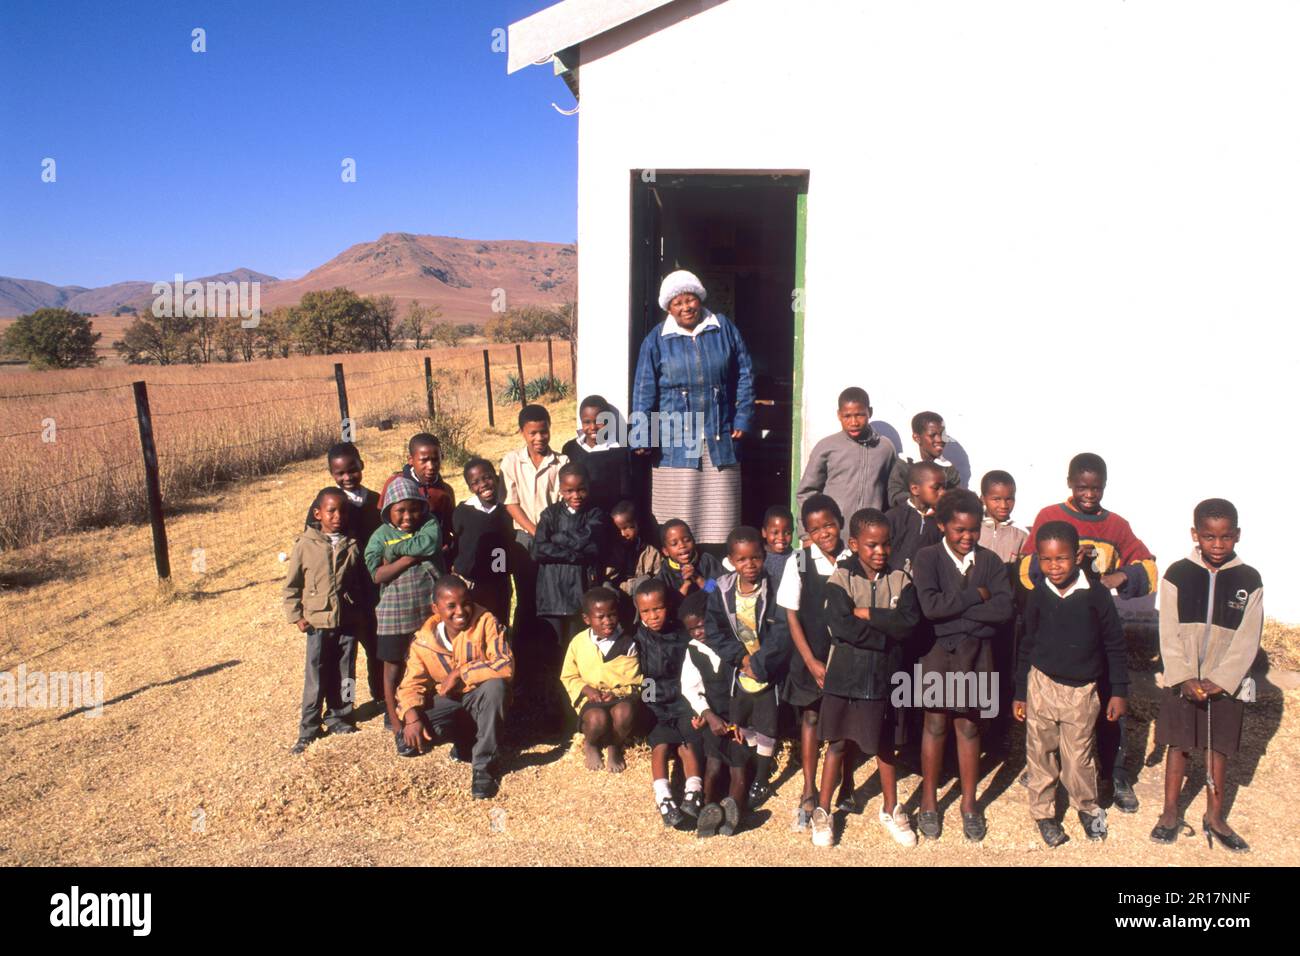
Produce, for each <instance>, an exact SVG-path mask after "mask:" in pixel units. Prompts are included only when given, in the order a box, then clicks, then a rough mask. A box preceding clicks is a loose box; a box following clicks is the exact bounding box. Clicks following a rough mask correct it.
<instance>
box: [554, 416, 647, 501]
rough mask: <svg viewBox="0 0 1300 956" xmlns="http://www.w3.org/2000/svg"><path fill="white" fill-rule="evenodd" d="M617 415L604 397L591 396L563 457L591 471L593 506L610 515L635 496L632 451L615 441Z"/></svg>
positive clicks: (567, 443)
mask: <svg viewBox="0 0 1300 956" xmlns="http://www.w3.org/2000/svg"><path fill="white" fill-rule="evenodd" d="M616 419H617V412H616V411H615V409H614V407H613V406H612V405H610V404H609V402H607V401H605V399H604V398H603V397H601V396H600V395H588V396H587V397H586V398H584V399H583V400H582V404H581V405H579V406H578V424H579V425H580V426H581V427H580V428H579V429H578V434H577V436H576V437H574V438H570V439H569V440H568V441H566V442H565V443H564V447H563V448H561V449H560V454H562V455H563V456H564V457H565V458H567V459H569V461H574V462H578V463H579V464H581V465H582V466H583V467H584V468H586V469H587V476H588V478H587V482H588V484H589V485H590V494H589V498H590V500H591V504H592V506H593V507H596V508H599V509H600V510H601V511H603V512H605V514H609V513H610V512H611V511H612V510H613V509H614V506H615V505H616V504H618V503H619V502H620V501H623V500H624V499H627V498H631V497H632V496H633V492H634V489H633V487H632V466H631V463H630V459H629V457H628V449H626V448H624V447H623V446H622V445H620V444H619V443H618V442H617V441H615V440H614V439H613V437H612V436H613V435H614V434H615V428H614V425H615V421H616Z"/></svg>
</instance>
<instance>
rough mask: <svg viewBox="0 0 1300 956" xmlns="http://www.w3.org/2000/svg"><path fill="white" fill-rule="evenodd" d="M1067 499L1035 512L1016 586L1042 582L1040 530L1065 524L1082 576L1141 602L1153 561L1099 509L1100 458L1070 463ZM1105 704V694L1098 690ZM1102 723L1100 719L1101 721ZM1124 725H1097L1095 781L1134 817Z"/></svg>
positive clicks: (1102, 486)
mask: <svg viewBox="0 0 1300 956" xmlns="http://www.w3.org/2000/svg"><path fill="white" fill-rule="evenodd" d="M1065 483H1066V485H1067V486H1068V487H1069V489H1070V497H1069V498H1067V499H1066V500H1065V501H1064V502H1062V503H1060V504H1056V505H1048V506H1047V507H1046V508H1044V509H1043V510H1042V511H1040V512H1038V517H1037V518H1035V519H1034V526H1033V527H1032V528H1031V529H1030V531H1029V537H1027V538H1026V539H1025V544H1024V549H1023V552H1022V553H1023V557H1021V559H1020V583H1021V584H1022V585H1023V586H1024V587H1026V588H1028V589H1030V590H1032V589H1033V588H1034V586H1035V583H1036V582H1038V581H1041V580H1042V574H1041V573H1040V572H1039V570H1038V557H1037V540H1038V529H1039V528H1041V527H1042V526H1043V525H1045V524H1046V523H1047V522H1049V521H1065V522H1067V523H1069V524H1070V525H1073V526H1074V528H1075V529H1076V530H1077V531H1078V532H1079V545H1080V547H1081V549H1082V550H1083V552H1084V554H1085V558H1087V560H1085V562H1084V572H1085V573H1087V574H1089V576H1090V577H1092V578H1094V579H1096V580H1097V581H1098V583H1100V584H1101V586H1102V587H1105V588H1112V589H1114V590H1115V592H1116V593H1117V594H1118V595H1119V596H1120V597H1122V598H1135V597H1142V596H1143V595H1144V594H1150V593H1151V592H1152V591H1154V590H1155V586H1156V584H1157V582H1158V581H1159V580H1160V579H1159V576H1158V575H1157V573H1156V559H1155V555H1153V554H1152V553H1151V552H1150V551H1149V550H1148V549H1147V546H1146V545H1145V544H1143V543H1142V540H1141V539H1140V538H1139V537H1138V536H1137V535H1136V534H1134V533H1133V529H1132V528H1131V527H1130V526H1129V523H1128V522H1127V521H1125V520H1124V519H1123V518H1121V517H1120V516H1119V515H1117V514H1115V512H1113V511H1107V510H1106V509H1105V508H1103V507H1102V506H1101V499H1102V495H1104V494H1105V492H1106V462H1105V461H1104V460H1103V459H1102V457H1101V456H1100V455H1094V454H1092V453H1091V452H1084V453H1082V454H1079V455H1075V456H1074V457H1073V458H1071V459H1070V469H1069V472H1068V474H1067V475H1066V479H1065ZM1098 692H1099V694H1100V695H1101V698H1102V699H1103V700H1105V699H1106V697H1107V696H1108V695H1109V692H1110V691H1109V688H1106V687H1099V688H1098ZM1102 716H1103V717H1104V715H1102ZM1124 724H1125V722H1124V719H1123V718H1120V719H1119V720H1118V721H1115V722H1114V723H1112V722H1110V721H1107V720H1104V719H1099V720H1098V722H1097V765H1098V766H1097V769H1098V772H1099V773H1098V776H1099V777H1100V778H1101V779H1103V780H1106V779H1109V780H1110V781H1111V786H1112V788H1113V793H1114V803H1113V805H1114V807H1115V809H1117V810H1120V811H1122V812H1124V813H1136V812H1137V810H1138V799H1137V794H1135V793H1134V792H1133V783H1132V781H1130V780H1129V777H1128V772H1127V771H1126V770H1125V768H1124V749H1125V740H1126V733H1125V726H1124Z"/></svg>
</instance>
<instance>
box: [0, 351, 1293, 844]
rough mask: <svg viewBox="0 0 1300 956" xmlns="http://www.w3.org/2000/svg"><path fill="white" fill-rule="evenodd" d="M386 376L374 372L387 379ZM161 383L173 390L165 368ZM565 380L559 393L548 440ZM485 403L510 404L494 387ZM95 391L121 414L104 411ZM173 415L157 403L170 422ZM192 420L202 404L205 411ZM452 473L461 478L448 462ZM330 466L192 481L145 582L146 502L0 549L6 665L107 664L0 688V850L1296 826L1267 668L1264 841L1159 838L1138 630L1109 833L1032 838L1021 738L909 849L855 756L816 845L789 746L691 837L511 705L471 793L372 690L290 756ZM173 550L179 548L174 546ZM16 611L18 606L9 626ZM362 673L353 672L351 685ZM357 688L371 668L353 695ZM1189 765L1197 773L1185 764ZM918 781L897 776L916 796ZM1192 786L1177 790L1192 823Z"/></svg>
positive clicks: (1285, 654) (1276, 695) (1237, 812)
mask: <svg viewBox="0 0 1300 956" xmlns="http://www.w3.org/2000/svg"><path fill="white" fill-rule="evenodd" d="M377 377H378V376H377ZM159 391H160V392H161V391H163V390H161V389H160V390H159ZM573 410H574V406H573V402H572V401H568V402H565V403H563V404H561V405H556V406H553V407H552V413H553V415H554V417H555V420H556V426H555V435H556V436H557V444H558V442H559V441H561V440H563V436H564V434H565V433H566V432H567V428H568V423H569V422H571V421H572V418H573ZM502 411H503V414H502V415H501V420H505V419H508V418H509V417H510V415H509V412H508V411H507V410H504V409H503V410H502ZM110 414H111V413H110ZM164 421H166V419H164ZM479 425H480V428H479V431H478V437H477V438H476V440H475V441H473V442H472V446H473V449H474V450H475V451H477V452H480V453H483V454H485V455H487V456H489V457H491V458H494V459H499V458H500V456H501V455H502V454H503V453H504V452H505V451H506V450H507V449H508V448H510V447H511V446H512V445H513V444H514V442H515V438H514V436H513V434H512V431H513V430H512V429H510V428H507V427H498V428H497V429H495V430H489V429H488V428H487V427H486V423H484V422H480V423H479ZM196 427H197V425H196ZM408 433H409V428H408V426H407V425H405V424H403V425H400V426H399V427H398V428H397V429H396V430H394V431H385V432H381V431H378V430H377V429H375V428H372V427H366V428H363V429H362V431H361V433H360V439H359V444H360V446H361V448H362V451H363V453H364V455H365V457H366V460H367V465H368V468H367V476H368V481H367V483H368V484H369V485H371V486H377V485H378V484H379V483H380V482H381V480H382V476H383V475H384V474H385V473H386V472H388V471H389V470H390V469H392V468H394V467H396V466H397V465H398V464H399V463H400V462H401V460H402V453H401V446H402V442H403V439H404V438H405V437H406V435H407V434H408ZM448 477H449V478H450V479H452V480H453V483H454V484H455V486H456V487H457V493H458V495H461V494H463V493H464V485H463V482H461V481H460V479H459V475H457V474H449V475H448ZM324 478H325V475H324V471H323V468H322V466H321V464H320V462H319V461H316V460H312V461H303V462H299V463H296V464H290V465H287V466H285V467H281V468H277V469H275V470H274V471H272V472H270V473H268V474H265V475H262V476H261V477H250V478H247V479H245V480H241V481H239V482H238V483H237V484H235V485H230V486H225V487H223V488H220V489H218V490H216V491H213V492H211V493H208V494H206V495H199V496H198V497H196V498H194V499H192V500H191V501H190V502H188V504H187V505H186V507H185V508H183V509H181V510H180V513H178V514H176V515H175V516H174V517H172V518H170V519H169V533H170V535H171V537H172V541H173V555H178V554H179V555H182V556H185V555H188V553H189V552H188V550H187V549H188V547H189V545H190V544H191V543H192V542H195V541H202V542H204V543H205V545H206V547H207V549H208V550H209V551H210V552H212V557H211V558H210V560H209V570H208V572H207V573H203V574H197V573H185V574H181V575H180V581H178V588H177V590H176V593H174V594H172V595H168V596H160V595H159V594H158V591H157V589H156V587H155V586H154V584H153V583H152V576H151V574H150V572H149V554H150V544H149V532H148V529H147V527H141V526H138V525H133V526H123V527H113V528H102V529H98V530H92V531H85V532H81V533H78V534H76V535H63V534H60V535H55V536H53V537H51V538H49V539H48V540H46V541H44V542H43V543H42V544H40V545H39V546H37V547H35V548H28V549H24V550H23V551H20V552H11V553H7V554H5V555H3V556H0V572H2V573H4V574H6V575H8V576H10V579H11V580H12V579H14V578H16V577H20V576H21V573H22V572H24V570H25V568H40V567H44V568H47V569H52V570H53V572H54V573H52V574H50V575H48V576H42V575H39V574H35V573H34V572H33V577H32V579H31V580H29V581H28V582H27V583H25V584H23V585H21V586H17V587H10V588H9V589H7V590H6V591H5V592H4V593H3V595H2V596H0V612H2V613H3V618H4V620H5V621H6V622H7V624H6V628H5V634H4V636H3V638H2V639H0V671H13V670H14V669H15V668H16V667H17V666H18V665H19V664H20V663H21V664H25V666H26V668H27V669H28V670H29V671H30V670H36V669H42V670H46V671H52V672H57V671H74V670H75V671H102V672H103V673H104V675H105V686H104V693H105V697H106V698H107V702H106V703H105V705H104V707H103V711H102V715H100V716H86V715H82V714H70V713H69V712H68V710H67V708H63V709H47V710H37V709H6V710H3V711H0V862H4V863H6V864H29V865H30V864H110V865H140V864H164V865H168V864H202V865H207V864H235V863H239V864H290V865H295V864H352V865H364V864H375V863H393V864H503V865H504V864H510V865H536V864H554V865H571V864H579V863H594V862H601V863H605V862H608V861H609V860H611V859H614V860H618V861H619V862H620V863H629V864H674V865H681V864H686V865H691V864H700V865H727V864H741V863H743V864H759V865H789V864H847V865H917V866H932V865H972V866H977V865H990V864H1002V865H1016V866H1029V865H1033V866H1038V865H1049V866H1061V865H1065V866H1134V865H1151V864H1156V865H1160V864H1165V863H1168V864H1174V865H1179V866H1227V865H1232V866H1259V865H1280V864H1291V865H1294V864H1296V863H1300V832H1297V828H1296V826H1295V823H1294V817H1293V816H1292V815H1291V808H1290V804H1289V802H1288V801H1289V793H1290V788H1291V787H1292V786H1294V781H1295V777H1296V772H1297V770H1298V769H1300V743H1298V742H1297V727H1298V725H1300V717H1298V716H1297V715H1298V714H1300V690H1294V689H1292V690H1286V691H1282V690H1279V689H1277V688H1275V687H1272V686H1271V685H1268V684H1265V685H1264V693H1263V694H1262V699H1261V701H1260V702H1259V703H1257V704H1255V705H1253V706H1251V707H1250V708H1249V714H1248V717H1247V721H1246V727H1245V741H1244V747H1243V754H1242V757H1241V758H1240V759H1239V760H1237V761H1236V762H1235V763H1234V767H1233V772H1232V775H1231V782H1230V786H1229V799H1230V800H1231V820H1232V821H1233V823H1234V825H1235V826H1236V827H1237V829H1238V830H1239V832H1241V833H1242V835H1243V836H1245V837H1246V838H1247V839H1248V840H1251V841H1252V843H1253V844H1254V846H1255V851H1254V852H1253V853H1252V854H1250V855H1247V856H1244V857H1233V856H1229V855H1228V854H1227V853H1225V852H1224V851H1222V850H1221V849H1217V848H1216V849H1215V850H1213V851H1210V850H1208V849H1207V848H1206V846H1205V842H1204V838H1203V837H1201V836H1200V835H1199V833H1198V835H1197V837H1196V838H1185V839H1183V840H1181V841H1180V842H1179V844H1178V845H1176V846H1174V847H1158V846H1155V845H1153V844H1151V843H1150V842H1149V841H1148V839H1147V834H1148V832H1149V831H1150V829H1151V826H1152V825H1153V823H1154V822H1155V818H1156V815H1157V814H1158V803H1159V799H1160V792H1161V769H1160V767H1159V766H1158V765H1154V766H1147V763H1148V762H1150V761H1158V759H1159V756H1160V755H1159V754H1158V753H1156V752H1155V748H1154V745H1153V742H1152V729H1153V726H1152V723H1151V721H1152V719H1153V717H1154V700H1153V694H1154V684H1153V674H1152V670H1153V667H1152V662H1151V654H1150V650H1149V648H1147V649H1143V648H1142V647H1140V646H1135V648H1134V652H1133V654H1132V657H1131V662H1132V664H1133V667H1134V670H1135V672H1136V683H1137V688H1138V689H1137V692H1136V694H1135V699H1134V710H1135V712H1136V717H1135V718H1134V729H1135V734H1134V737H1135V738H1136V739H1135V741H1134V744H1133V746H1134V748H1135V749H1134V750H1133V752H1132V753H1131V754H1130V763H1131V765H1133V766H1137V765H1138V764H1141V765H1142V770H1141V774H1140V778H1139V781H1138V784H1137V791H1138V794H1139V796H1140V797H1141V798H1142V800H1143V808H1142V811H1141V812H1140V813H1139V814H1137V815H1136V816H1124V815H1122V814H1118V813H1113V814H1111V818H1110V819H1111V838H1110V840H1109V841H1108V842H1107V843H1106V844H1105V845H1101V846H1096V845H1092V844H1089V843H1088V842H1087V841H1086V840H1084V839H1083V838H1082V835H1081V834H1080V832H1079V830H1078V826H1077V822H1076V821H1075V820H1074V819H1073V816H1072V815H1071V816H1070V817H1068V818H1067V820H1066V828H1067V831H1068V832H1070V834H1071V836H1072V837H1073V839H1072V841H1071V842H1070V843H1069V844H1067V845H1066V846H1065V847H1062V848H1060V849H1058V850H1056V851H1048V850H1046V849H1044V848H1043V847H1042V846H1041V844H1040V843H1039V840H1038V836H1037V832H1036V830H1035V828H1034V827H1033V825H1032V824H1031V822H1030V820H1029V818H1028V813H1027V810H1026V804H1025V799H1024V796H1023V791H1022V789H1021V788H1020V787H1019V786H1018V785H1017V784H1016V782H1015V780H1016V777H1017V776H1018V775H1019V772H1020V764H1021V760H1020V759H1019V758H1013V759H1012V760H1011V761H1010V762H1009V763H1007V764H1004V765H995V766H989V767H988V768H987V772H986V774H985V776H984V779H983V781H982V784H981V789H982V793H983V794H984V796H983V798H982V803H984V804H985V805H986V812H987V815H988V820H989V836H988V839H987V840H986V841H985V842H984V844H983V845H980V846H971V845H966V844H964V843H963V842H962V840H961V836H960V823H959V820H958V817H957V809H956V807H955V805H954V802H955V799H956V794H955V792H954V791H953V789H952V782H951V781H949V782H948V783H947V784H945V787H944V796H943V799H942V801H941V803H942V805H943V806H944V807H945V808H946V810H947V815H946V825H947V830H946V832H945V835H944V837H943V838H942V839H941V840H940V841H938V842H937V843H934V844H928V845H922V846H920V847H918V848H917V849H915V850H911V851H907V850H903V849H901V848H898V847H896V846H894V845H893V843H892V842H890V841H889V840H888V838H887V837H886V836H885V835H884V833H883V831H882V830H881V828H880V827H879V825H878V824H877V823H876V822H875V813H876V812H877V811H878V809H879V805H880V799H879V792H878V786H877V785H876V783H875V781H874V779H873V776H872V765H871V764H868V765H867V766H866V767H864V768H863V769H862V770H860V771H859V774H858V783H859V791H858V793H859V797H860V798H862V799H863V800H865V802H866V811H867V812H866V813H865V814H863V815H861V816H852V817H849V818H848V819H847V820H845V821H841V823H842V827H843V832H842V839H841V842H840V844H839V845H838V846H837V847H836V848H835V849H833V850H816V849H814V848H813V847H812V846H811V845H810V843H809V839H808V836H807V834H802V833H794V832H791V829H790V818H791V816H790V815H791V813H792V811H793V809H794V806H795V802H796V800H797V797H798V779H797V776H795V768H794V765H793V764H792V763H791V752H790V749H789V747H788V745H787V747H786V749H785V750H784V751H783V754H782V757H781V760H780V764H779V779H780V780H781V784H780V788H779V790H778V792H777V794H776V796H775V797H774V798H773V799H772V800H771V801H770V802H769V804H768V805H767V806H766V807H765V808H764V809H763V810H762V811H761V812H760V813H759V814H758V816H757V818H756V820H755V822H756V823H759V824H760V825H757V826H754V827H751V828H749V829H747V830H745V831H744V832H742V833H740V834H738V835H737V836H735V837H733V838H730V839H727V838H723V837H719V838H716V839H714V840H710V841H699V840H697V839H696V838H695V837H694V836H693V835H691V834H689V833H680V832H672V831H666V830H665V829H664V828H663V826H662V825H661V824H660V822H659V819H658V815H657V813H656V812H655V810H654V807H653V805H652V801H651V795H650V774H649V754H648V752H647V751H646V749H645V748H644V747H643V746H642V747H638V748H635V749H633V750H632V751H631V752H630V754H629V766H628V770H627V772H626V773H624V774H622V775H613V774H609V773H604V772H601V773H590V772H588V771H586V770H585V769H583V767H582V763H581V759H580V758H578V757H576V756H575V755H574V754H573V753H572V752H571V750H570V741H569V740H567V739H560V738H551V739H542V740H537V739H533V738H532V737H531V736H530V735H529V734H528V732H527V728H526V727H522V726H520V725H519V723H518V722H517V723H516V725H515V726H514V728H513V730H512V733H511V735H510V737H511V739H510V740H509V742H508V747H507V750H506V752H505V754H504V755H503V767H504V770H505V771H506V773H505V776H504V779H503V783H502V787H501V792H500V794H499V795H498V796H497V797H496V798H495V799H494V800H491V801H486V802H475V801H472V800H471V799H470V798H469V793H468V789H469V770H468V768H466V767H465V766H463V765H459V764H455V763H452V762H451V761H450V759H449V757H448V755H447V748H446V747H440V748H438V749H436V750H434V751H433V752H432V753H430V754H427V755H425V756H423V757H421V758H419V759H414V760H402V759H399V758H398V757H397V756H396V755H395V753H394V751H393V746H392V741H391V738H390V737H389V736H387V735H386V734H385V733H384V731H383V729H382V719H381V717H380V716H379V715H378V713H377V712H376V711H375V709H374V708H372V707H371V706H369V704H366V703H363V704H362V705H361V708H360V715H361V722H360V726H361V728H362V731H363V732H362V733H359V734H355V735H352V736H348V737H340V738H332V739H331V738H326V739H324V740H322V741H320V742H318V743H316V744H315V745H313V746H312V747H311V748H310V749H309V750H308V751H307V753H306V754H304V755H303V756H301V757H295V756H292V755H290V754H289V746H290V745H291V744H292V743H293V741H294V739H295V736H296V719H297V718H296V714H297V707H298V699H299V695H300V692H301V679H302V639H301V637H300V636H299V634H298V632H297V631H296V629H294V628H292V627H290V626H288V625H286V624H285V623H284V621H283V617H282V614H281V610H280V598H279V587H280V580H281V578H282V575H283V568H284V566H283V564H282V563H281V562H280V560H279V554H280V552H281V551H285V550H287V549H288V548H289V545H290V543H291V542H292V540H293V536H294V534H295V533H296V532H297V531H298V530H299V529H300V528H301V520H302V514H303V509H304V507H305V505H306V503H307V502H308V501H309V499H310V498H311V496H312V494H313V493H314V492H315V490H316V489H317V488H319V487H320V486H321V484H322V483H323V480H324ZM180 563H183V562H180ZM18 622H21V623H22V626H20V627H19V626H15V624H16V623H18ZM1298 646H1300V632H1297V630H1296V629H1293V628H1292V629H1288V628H1281V627H1278V626H1276V625H1270V629H1269V634H1268V638H1267V651H1268V654H1269V657H1270V659H1272V660H1273V661H1274V662H1275V666H1276V662H1277V661H1280V660H1283V659H1287V660H1291V661H1293V660H1295V651H1296V648H1297V647H1298ZM361 683H362V685H363V686H364V681H362V682H361ZM359 696H360V698H361V699H362V700H364V699H365V698H366V697H367V694H366V692H365V690H364V689H362V690H361V691H360V692H359ZM1199 766H1200V765H1199V761H1196V762H1195V763H1194V767H1195V769H1194V776H1195V782H1197V783H1199V781H1200V779H1201V773H1200V770H1199ZM917 783H918V780H917V778H916V777H915V776H909V777H906V778H905V779H904V780H903V782H902V788H903V795H904V799H905V800H906V801H907V803H906V806H908V808H909V809H913V810H914V809H915V806H916V799H917V794H916V793H915V790H916V786H917ZM1203 800H1204V795H1203V792H1200V793H1198V795H1197V796H1196V797H1195V799H1194V800H1192V802H1191V805H1190V807H1189V808H1188V809H1187V815H1188V818H1189V821H1190V822H1191V823H1192V824H1193V826H1194V827H1196V829H1197V830H1198V831H1199V829H1200V827H1199V819H1200V812H1201V809H1200V808H1201V807H1202V806H1203Z"/></svg>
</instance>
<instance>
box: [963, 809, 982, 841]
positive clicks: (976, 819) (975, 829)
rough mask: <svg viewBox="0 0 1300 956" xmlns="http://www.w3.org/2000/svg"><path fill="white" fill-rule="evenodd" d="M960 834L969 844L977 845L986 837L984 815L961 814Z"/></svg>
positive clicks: (977, 813)
mask: <svg viewBox="0 0 1300 956" xmlns="http://www.w3.org/2000/svg"><path fill="white" fill-rule="evenodd" d="M961 832H962V835H963V836H965V837H966V839H967V840H969V841H970V842H971V843H979V842H980V841H981V840H983V839H984V838H985V837H986V836H988V832H989V827H988V824H987V823H985V822H984V814H982V813H979V812H976V813H963V814H962V815H961Z"/></svg>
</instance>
